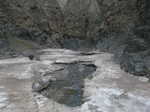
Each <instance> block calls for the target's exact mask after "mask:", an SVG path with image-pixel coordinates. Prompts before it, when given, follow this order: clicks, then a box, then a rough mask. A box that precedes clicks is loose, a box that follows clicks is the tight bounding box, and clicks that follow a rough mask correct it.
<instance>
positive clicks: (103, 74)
mask: <svg viewBox="0 0 150 112" xmlns="http://www.w3.org/2000/svg"><path fill="white" fill-rule="evenodd" d="M39 54H40V56H39V57H40V60H38V61H37V60H29V59H28V58H22V57H17V58H12V59H5V60H0V111H1V112H12V111H13V112H49V111H52V112H133V111H135V112H149V111H150V94H149V93H150V91H149V89H148V88H149V87H150V83H149V82H148V81H149V80H148V79H147V78H146V77H140V78H139V77H136V76H133V75H131V74H128V73H126V72H124V71H123V70H121V69H120V67H119V65H118V64H116V63H115V62H114V60H113V55H112V54H109V53H103V52H87V53H83V52H82V53H81V52H75V51H71V50H64V49H44V50H41V51H39ZM89 65H90V67H89ZM91 65H92V67H91ZM95 66H96V68H97V69H95ZM95 70H96V71H95ZM94 71H95V72H94ZM87 75H88V76H91V75H92V77H90V78H88V77H84V76H87ZM74 76H75V78H74ZM82 77H83V78H82ZM57 79H63V80H65V81H67V83H66V87H67V88H65V89H67V90H65V92H64V93H63V94H62V93H61V92H62V91H61V90H63V89H64V83H63V84H60V82H61V81H60V82H59V80H57ZM69 79H72V80H69ZM38 81H43V83H40V84H42V86H41V87H42V88H40V89H39V88H38V89H37V90H36V92H35V91H34V89H32V85H33V83H37V82H38ZM72 81H74V83H73V84H70V83H72ZM78 81H79V82H78ZM68 83H69V84H68ZM76 84H77V86H76ZM68 85H69V86H68ZM70 85H71V86H70ZM38 86H39V85H38ZM38 86H37V87H38ZM80 86H83V88H82V90H83V91H82V92H83V94H82V95H83V97H84V102H82V104H80V105H75V106H72V105H71V104H72V103H76V102H75V101H74V100H72V102H71V103H70V104H69V105H68V104H67V103H68V102H67V101H70V100H68V99H69V98H70V96H69V95H70V94H74V93H76V92H77V91H78V92H80ZM72 87H74V88H73V90H72ZM76 87H77V89H79V90H77V91H76V89H75V88H76ZM56 89H59V90H58V91H57V92H54V91H55V90H56ZM70 89H71V90H70ZM74 89H75V90H74ZM44 90H46V92H45V91H44ZM39 91H40V92H39ZM60 91H61V92H60ZM66 92H67V93H66ZM47 93H50V94H48V95H46V94H47ZM56 93H57V94H56ZM59 93H60V94H59ZM68 94H69V95H68ZM64 95H66V96H68V97H66V96H65V97H64ZM78 95H79V94H78ZM47 96H49V97H47ZM57 98H58V99H57ZM62 98H68V99H62ZM60 99H61V100H62V101H63V102H61V100H60ZM75 99H76V100H78V101H79V100H80V98H79V96H78V97H76V98H75ZM66 102H67V103H66Z"/></svg>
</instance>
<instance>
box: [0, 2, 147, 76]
mask: <svg viewBox="0 0 150 112" xmlns="http://www.w3.org/2000/svg"><path fill="white" fill-rule="evenodd" d="M149 13H150V2H149V0H5V1H4V0H0V47H1V48H2V49H1V50H0V54H1V55H2V56H4V55H5V56H10V55H11V56H14V55H20V53H22V51H26V50H28V49H32V50H33V49H38V48H43V47H53V48H69V49H75V50H92V49H99V50H102V51H108V52H113V53H114V54H115V55H116V57H117V58H116V59H117V61H118V62H119V63H120V64H121V67H122V68H123V69H125V70H126V71H128V72H131V73H134V74H136V75H146V76H149V74H150V68H149V66H150V62H149V60H150V36H149V35H150V33H149V30H150V20H149V18H150V14H149Z"/></svg>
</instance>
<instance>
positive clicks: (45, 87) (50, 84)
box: [33, 62, 96, 107]
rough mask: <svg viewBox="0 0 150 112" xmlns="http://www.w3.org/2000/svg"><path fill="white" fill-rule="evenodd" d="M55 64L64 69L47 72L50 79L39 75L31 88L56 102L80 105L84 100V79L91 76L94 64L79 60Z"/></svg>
mask: <svg viewBox="0 0 150 112" xmlns="http://www.w3.org/2000/svg"><path fill="white" fill-rule="evenodd" d="M57 65H60V66H63V67H64V69H61V70H58V71H54V72H53V73H51V74H49V76H51V75H52V76H53V79H52V80H48V79H47V76H48V75H46V77H41V80H40V81H37V82H34V84H33V89H34V90H35V91H37V92H40V93H42V94H43V95H45V96H47V97H48V98H51V99H53V100H54V101H56V102H58V103H61V104H65V105H67V106H71V107H76V106H80V105H81V104H82V103H83V102H84V101H83V100H84V98H83V92H84V91H83V88H84V79H85V78H87V77H89V78H91V76H92V73H93V72H94V71H95V70H96V66H95V65H93V64H86V65H85V64H82V63H80V62H78V63H71V64H57ZM43 79H44V80H43ZM45 79H46V80H45Z"/></svg>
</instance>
